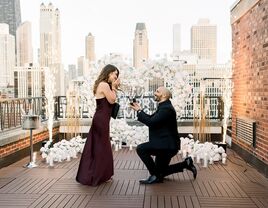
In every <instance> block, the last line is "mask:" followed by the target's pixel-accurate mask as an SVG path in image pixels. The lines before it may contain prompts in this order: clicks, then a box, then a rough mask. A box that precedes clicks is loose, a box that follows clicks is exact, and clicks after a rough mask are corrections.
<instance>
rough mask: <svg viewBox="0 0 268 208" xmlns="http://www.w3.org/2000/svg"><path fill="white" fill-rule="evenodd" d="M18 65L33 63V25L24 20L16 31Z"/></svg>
mask: <svg viewBox="0 0 268 208" xmlns="http://www.w3.org/2000/svg"><path fill="white" fill-rule="evenodd" d="M16 37H17V38H16V42H17V44H16V47H17V66H25V65H26V64H29V63H33V46H32V26H31V23H30V22H28V21H26V22H23V23H22V24H21V25H20V26H19V27H18V29H17V32H16Z"/></svg>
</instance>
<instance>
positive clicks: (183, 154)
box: [182, 149, 187, 158]
mask: <svg viewBox="0 0 268 208" xmlns="http://www.w3.org/2000/svg"><path fill="white" fill-rule="evenodd" d="M186 156H187V151H186V149H184V150H182V158H186Z"/></svg>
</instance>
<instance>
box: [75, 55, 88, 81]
mask: <svg viewBox="0 0 268 208" xmlns="http://www.w3.org/2000/svg"><path fill="white" fill-rule="evenodd" d="M88 69H89V63H88V59H85V57H84V56H80V57H78V58H77V76H79V77H80V76H86V75H87V72H88Z"/></svg>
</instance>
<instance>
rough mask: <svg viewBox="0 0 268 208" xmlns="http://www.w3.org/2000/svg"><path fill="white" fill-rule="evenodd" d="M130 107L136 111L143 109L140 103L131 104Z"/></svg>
mask: <svg viewBox="0 0 268 208" xmlns="http://www.w3.org/2000/svg"><path fill="white" fill-rule="evenodd" d="M129 107H131V108H132V109H133V110H135V111H138V110H141V106H140V105H139V104H138V103H132V105H129Z"/></svg>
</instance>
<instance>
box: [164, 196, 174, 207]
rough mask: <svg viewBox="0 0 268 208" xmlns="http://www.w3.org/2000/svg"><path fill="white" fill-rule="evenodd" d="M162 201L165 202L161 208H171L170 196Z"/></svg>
mask: <svg viewBox="0 0 268 208" xmlns="http://www.w3.org/2000/svg"><path fill="white" fill-rule="evenodd" d="M164 201H165V205H164V206H163V207H165V208H172V204H171V197H170V196H164Z"/></svg>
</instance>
